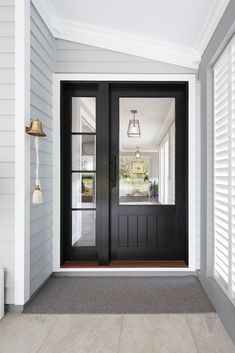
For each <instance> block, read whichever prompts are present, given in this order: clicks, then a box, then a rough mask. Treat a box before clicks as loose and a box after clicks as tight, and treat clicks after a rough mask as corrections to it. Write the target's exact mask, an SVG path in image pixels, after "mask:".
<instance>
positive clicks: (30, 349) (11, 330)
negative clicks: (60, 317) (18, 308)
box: [0, 313, 56, 353]
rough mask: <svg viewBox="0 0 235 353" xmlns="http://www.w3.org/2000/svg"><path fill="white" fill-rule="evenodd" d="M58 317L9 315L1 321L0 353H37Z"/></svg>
mask: <svg viewBox="0 0 235 353" xmlns="http://www.w3.org/2000/svg"><path fill="white" fill-rule="evenodd" d="M55 321H56V316H55V315H54V316H49V315H22V314H13V313H11V314H7V315H6V316H5V318H4V319H3V320H1V321H0V353H36V352H37V351H38V349H39V348H40V346H41V344H42V342H43V341H44V340H45V338H46V336H47V334H48V332H49V330H50V329H51V327H52V326H53V324H54V323H55Z"/></svg>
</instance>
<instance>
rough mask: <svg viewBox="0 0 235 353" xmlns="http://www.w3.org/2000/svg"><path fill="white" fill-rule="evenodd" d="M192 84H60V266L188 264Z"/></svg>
mask: <svg viewBox="0 0 235 353" xmlns="http://www.w3.org/2000/svg"><path fill="white" fill-rule="evenodd" d="M187 182H188V179H187V84H186V83H125V82H124V83H113V82H92V83H91V82H73V83H71V82H62V84H61V220H60V221H61V264H63V263H64V262H66V261H98V263H99V264H100V265H107V264H108V263H109V261H111V260H184V261H186V262H187V260H188V253H187V238H188V236H187V190H188V188H187Z"/></svg>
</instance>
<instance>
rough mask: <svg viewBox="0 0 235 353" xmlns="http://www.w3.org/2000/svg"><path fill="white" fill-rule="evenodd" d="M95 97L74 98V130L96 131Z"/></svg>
mask: <svg viewBox="0 0 235 353" xmlns="http://www.w3.org/2000/svg"><path fill="white" fill-rule="evenodd" d="M95 103H96V102H95V97H73V98H72V131H73V132H85V133H90V132H95V131H96V111H95V110H96V104H95Z"/></svg>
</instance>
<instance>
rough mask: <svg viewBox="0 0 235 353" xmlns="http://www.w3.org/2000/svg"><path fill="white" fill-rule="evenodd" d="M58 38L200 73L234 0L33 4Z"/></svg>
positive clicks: (48, 0) (46, 0)
mask: <svg viewBox="0 0 235 353" xmlns="http://www.w3.org/2000/svg"><path fill="white" fill-rule="evenodd" d="M32 1H33V3H34V5H35V6H36V8H37V10H38V11H39V13H40V15H41V16H42V18H43V19H44V21H45V22H46V24H47V26H48V27H49V28H50V30H51V32H52V34H53V35H54V36H55V38H59V39H64V40H70V41H73V42H78V43H82V44H86V45H92V46H95V47H100V48H104V49H109V50H114V51H119V52H122V53H126V54H131V55H136V56H140V57H144V58H148V59H152V60H158V61H162V62H166V63H170V64H174V65H180V66H184V67H189V68H193V69H197V68H198V65H199V62H200V60H201V56H202V54H203V51H204V50H205V48H206V45H207V44H208V42H209V40H210V38H211V36H212V35H213V33H214V30H215V28H216V26H217V25H218V23H219V21H220V19H221V17H222V15H223V13H224V11H225V9H226V7H227V5H228V3H229V0H145V1H142V0H129V1H126V0H113V1H110V0H89V1H83V0H32Z"/></svg>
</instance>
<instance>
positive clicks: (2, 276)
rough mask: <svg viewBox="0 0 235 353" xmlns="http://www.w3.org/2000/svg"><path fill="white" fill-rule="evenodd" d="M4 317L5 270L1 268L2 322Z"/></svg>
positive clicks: (0, 296) (0, 299)
mask: <svg viewBox="0 0 235 353" xmlns="http://www.w3.org/2000/svg"><path fill="white" fill-rule="evenodd" d="M3 317H4V269H3V268H0V320H1V319H2V318H3Z"/></svg>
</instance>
